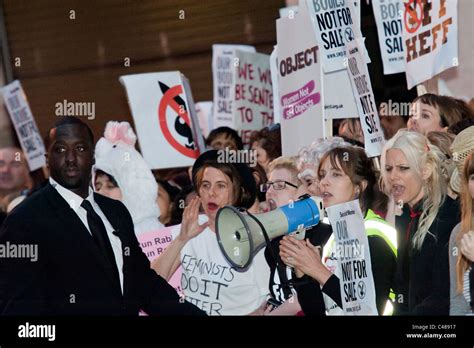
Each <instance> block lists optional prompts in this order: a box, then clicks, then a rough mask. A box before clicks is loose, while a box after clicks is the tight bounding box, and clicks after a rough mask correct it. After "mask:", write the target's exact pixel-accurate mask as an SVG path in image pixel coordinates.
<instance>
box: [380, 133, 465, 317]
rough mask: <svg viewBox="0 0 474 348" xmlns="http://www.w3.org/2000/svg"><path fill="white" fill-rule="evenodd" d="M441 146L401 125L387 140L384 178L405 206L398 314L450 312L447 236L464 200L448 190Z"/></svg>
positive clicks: (399, 223) (400, 222)
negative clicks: (460, 203)
mask: <svg viewBox="0 0 474 348" xmlns="http://www.w3.org/2000/svg"><path fill="white" fill-rule="evenodd" d="M441 156H443V155H442V154H441V152H440V150H439V149H438V148H437V147H436V146H434V145H432V144H431V143H430V142H429V141H428V140H427V138H426V137H425V136H423V135H421V134H419V133H416V132H409V131H405V130H400V131H398V132H397V134H396V135H395V136H394V137H393V138H392V139H390V140H389V141H388V142H387V143H386V144H385V146H384V149H383V152H382V158H381V164H382V165H381V167H382V176H383V180H384V184H385V185H386V187H387V189H388V190H389V191H390V192H391V194H392V195H393V199H394V200H395V202H396V203H397V204H398V205H399V206H401V207H402V215H400V216H396V218H395V226H396V229H397V234H398V265H397V271H396V274H395V284H394V287H395V292H396V294H397V297H396V301H395V311H394V313H395V314H412V315H413V314H415V315H448V313H449V263H448V241H449V236H450V234H451V231H452V229H453V227H454V226H455V225H456V224H457V222H458V221H459V205H458V203H457V202H456V201H454V200H453V199H451V198H450V197H449V196H447V195H446V183H445V181H444V178H443V176H442V169H441V163H440V158H442V157H441Z"/></svg>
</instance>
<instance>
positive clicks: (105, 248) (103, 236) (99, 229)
mask: <svg viewBox="0 0 474 348" xmlns="http://www.w3.org/2000/svg"><path fill="white" fill-rule="evenodd" d="M81 207H83V208H84V209H85V210H86V211H87V223H88V224H89V229H90V231H91V233H92V237H93V239H94V241H95V243H96V245H97V247H98V248H99V251H100V253H101V254H102V255H103V256H104V258H105V259H106V260H105V261H106V262H107V263H108V265H107V266H108V267H107V268H108V269H109V270H111V272H112V275H113V277H114V278H115V280H116V281H118V282H119V284H120V278H119V274H118V270H117V263H116V262H115V255H114V251H113V250H112V245H111V244H110V240H109V237H108V236H107V230H106V229H105V226H104V223H103V222H102V219H101V218H100V216H99V215H98V214H97V213H96V212H95V210H94V208H92V204H91V203H90V202H89V201H88V200H85V199H84V200H83V201H82V203H81Z"/></svg>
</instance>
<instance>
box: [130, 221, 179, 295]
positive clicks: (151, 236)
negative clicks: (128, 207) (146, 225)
mask: <svg viewBox="0 0 474 348" xmlns="http://www.w3.org/2000/svg"><path fill="white" fill-rule="evenodd" d="M174 228H176V226H168V227H164V228H161V229H159V230H156V231H150V232H146V233H141V234H139V235H138V236H137V239H138V242H139V243H140V247H141V249H142V251H143V253H144V254H145V255H146V257H148V260H150V261H153V260H155V259H156V258H157V257H158V256H160V255H161V254H162V253H163V251H165V250H166V248H167V247H168V245H169V244H170V243H171V241H172V240H173V239H172V237H171V231H172V230H173V229H174ZM168 283H169V284H170V285H171V286H172V287H173V288H175V290H176V291H177V292H178V293H179V294H181V266H180V267H178V269H177V270H176V272H175V273H174V274H173V276H172V277H171V279H170V280H169V281H168Z"/></svg>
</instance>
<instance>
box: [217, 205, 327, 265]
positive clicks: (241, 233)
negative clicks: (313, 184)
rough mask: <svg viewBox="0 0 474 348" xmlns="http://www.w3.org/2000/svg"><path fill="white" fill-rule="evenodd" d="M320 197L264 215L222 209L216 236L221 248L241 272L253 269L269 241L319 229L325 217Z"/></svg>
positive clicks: (219, 213)
mask: <svg viewBox="0 0 474 348" xmlns="http://www.w3.org/2000/svg"><path fill="white" fill-rule="evenodd" d="M323 211H324V208H323V202H322V200H321V198H319V197H310V196H305V197H302V198H301V199H299V200H297V201H296V202H291V203H290V204H287V205H285V206H283V207H280V208H277V209H275V210H273V211H270V212H268V213H263V214H256V215H252V214H250V213H247V212H246V211H245V210H239V209H238V208H235V207H233V206H230V205H226V206H225V207H223V208H221V209H219V211H218V212H217V217H216V232H217V240H218V242H219V247H220V249H221V251H222V253H223V254H224V256H225V258H226V259H227V261H228V262H229V263H230V264H231V265H232V266H233V267H235V268H236V269H237V270H245V269H246V268H247V267H248V266H250V264H251V262H252V259H253V257H254V255H255V254H256V253H257V252H258V251H259V250H260V249H261V248H262V247H263V246H264V245H265V244H266V236H268V239H269V240H272V239H274V238H276V237H279V236H283V235H285V234H288V233H292V232H295V231H297V230H300V229H307V228H310V227H312V226H315V225H317V224H318V223H319V221H320V220H321V219H322V218H323V217H324V215H323Z"/></svg>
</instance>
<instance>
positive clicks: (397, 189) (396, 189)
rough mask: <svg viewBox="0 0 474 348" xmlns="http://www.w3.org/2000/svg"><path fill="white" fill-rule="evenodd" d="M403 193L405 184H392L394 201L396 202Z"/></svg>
mask: <svg viewBox="0 0 474 348" xmlns="http://www.w3.org/2000/svg"><path fill="white" fill-rule="evenodd" d="M404 193H405V186H402V185H395V184H394V185H392V195H393V198H394V199H395V202H398V201H400V200H401V199H402V196H403V194H404Z"/></svg>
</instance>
